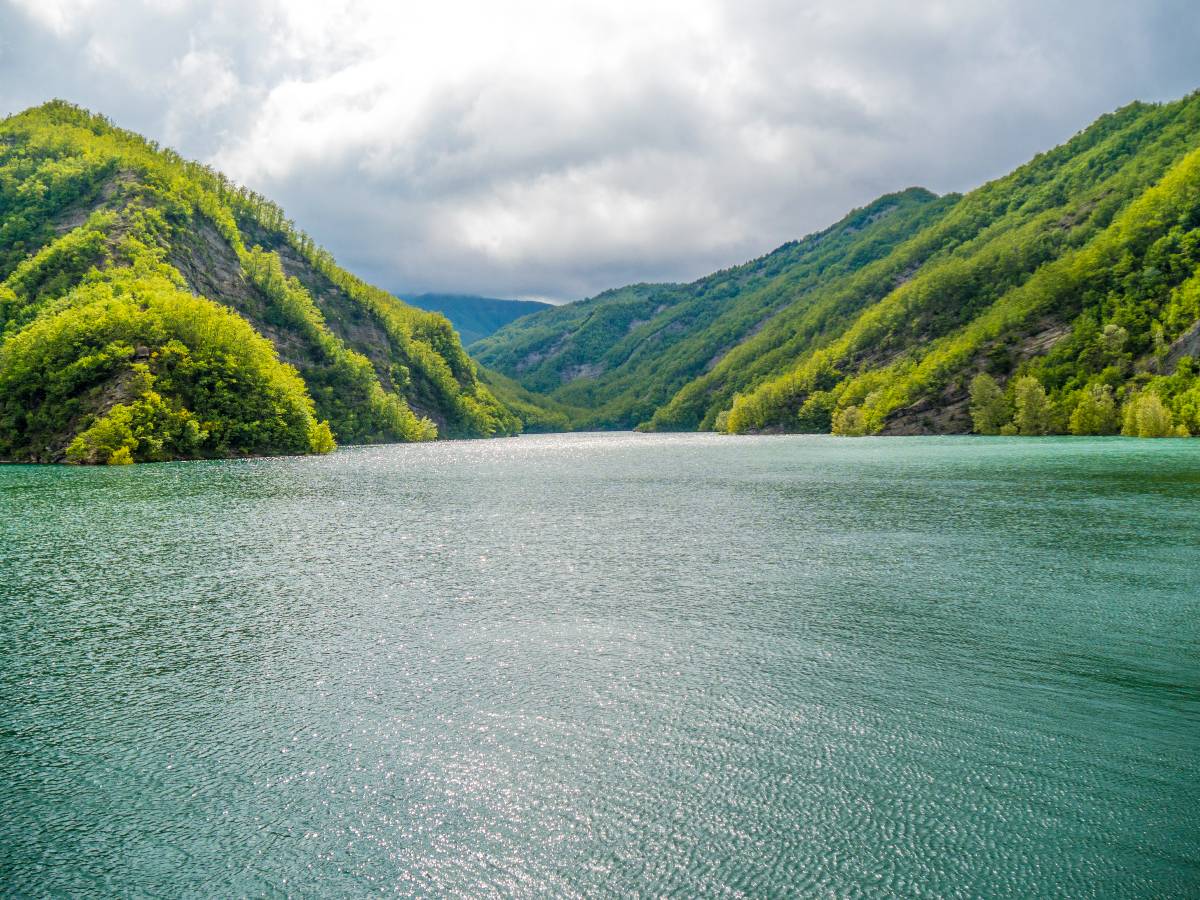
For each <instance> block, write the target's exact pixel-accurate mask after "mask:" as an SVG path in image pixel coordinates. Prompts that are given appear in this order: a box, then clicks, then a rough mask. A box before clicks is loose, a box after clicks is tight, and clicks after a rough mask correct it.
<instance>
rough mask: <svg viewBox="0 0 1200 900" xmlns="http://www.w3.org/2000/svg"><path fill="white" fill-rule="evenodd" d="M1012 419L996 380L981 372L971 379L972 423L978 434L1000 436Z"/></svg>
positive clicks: (1010, 411)
mask: <svg viewBox="0 0 1200 900" xmlns="http://www.w3.org/2000/svg"><path fill="white" fill-rule="evenodd" d="M1011 418H1012V410H1011V409H1009V405H1008V402H1007V401H1006V400H1005V399H1004V391H1003V390H1001V389H1000V385H998V384H997V383H996V379H995V378H993V377H992V376H991V375H988V374H987V373H986V372H980V373H979V374H978V375H976V376H975V377H974V378H973V379H971V421H972V422H974V423H975V430H976V431H977V432H979V433H980V434H999V433H1000V429H1001V428H1003V427H1004V425H1005V424H1006V423H1007V422H1008V421H1009V420H1010V419H1011Z"/></svg>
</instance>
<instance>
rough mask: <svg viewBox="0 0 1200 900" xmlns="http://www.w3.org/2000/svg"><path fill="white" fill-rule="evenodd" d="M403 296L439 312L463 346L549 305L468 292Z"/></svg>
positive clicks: (413, 303) (409, 301)
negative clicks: (452, 327)
mask: <svg viewBox="0 0 1200 900" xmlns="http://www.w3.org/2000/svg"><path fill="white" fill-rule="evenodd" d="M404 299H405V300H406V301H407V302H408V303H410V304H412V305H413V306H415V307H417V308H419V309H426V310H429V311H430V312H437V313H441V314H442V315H443V316H445V317H446V318H447V319H449V320H450V324H451V325H453V326H454V330H455V331H457V332H458V336H459V337H460V338H461V339H462V342H463V346H465V347H470V345H471V344H473V343H475V341H478V340H481V339H482V338H485V337H487V336H488V335H489V334H494V333H495V332H496V331H498V330H499V329H501V328H503V327H504V326H505V325H507V324H508V323H509V322H512V321H513V320H514V319H519V318H521V316H527V315H529V314H530V313H535V312H541V311H542V310H546V309H549V308H550V304H549V303H541V302H539V301H537V300H499V299H496V298H495V297H476V296H474V295H471V294H414V295H412V296H409V295H407V294H406V295H405V296H404Z"/></svg>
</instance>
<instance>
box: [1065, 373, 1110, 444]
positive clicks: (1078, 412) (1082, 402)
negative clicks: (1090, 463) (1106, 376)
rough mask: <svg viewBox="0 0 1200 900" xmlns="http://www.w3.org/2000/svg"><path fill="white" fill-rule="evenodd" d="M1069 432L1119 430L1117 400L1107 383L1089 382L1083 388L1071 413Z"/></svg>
mask: <svg viewBox="0 0 1200 900" xmlns="http://www.w3.org/2000/svg"><path fill="white" fill-rule="evenodd" d="M1070 427H1071V434H1116V433H1117V432H1118V431H1120V430H1121V417H1120V416H1119V415H1118V414H1117V401H1116V400H1115V399H1114V398H1113V390H1112V388H1111V387H1110V386H1109V385H1107V384H1091V385H1088V386H1087V387H1086V388H1084V389H1083V393H1082V394H1081V395H1080V397H1079V403H1078V404H1077V405H1076V407H1075V410H1074V412H1072V413H1071V424H1070Z"/></svg>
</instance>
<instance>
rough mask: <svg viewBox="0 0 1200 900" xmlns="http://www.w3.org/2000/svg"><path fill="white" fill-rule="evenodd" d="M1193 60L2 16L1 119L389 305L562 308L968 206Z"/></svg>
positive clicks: (1051, 20)
mask: <svg viewBox="0 0 1200 900" xmlns="http://www.w3.org/2000/svg"><path fill="white" fill-rule="evenodd" d="M1198 47H1200V6H1198V5H1197V3H1196V0H1179V2H1153V0H1138V2H1129V0H1123V2H1104V0H1090V2H1078V3H1075V2H1054V0H1031V2H1024V0H1005V2H994V3H993V2H968V0H954V2H898V0H897V2H891V3H887V2H870V0H836V2H799V0H797V2H785V0H728V2H723V0H680V2H657V0H637V2H621V0H598V2H590V0H586V2H568V0H546V2H536V0H530V2H504V0H490V2H489V0H478V2H454V0H430V2H423V3H408V2H378V3H356V2H345V3H338V2H332V0H318V2H301V0H277V2H276V0H262V2H258V0H235V2H223V0H200V2H190V0H147V2H143V3H139V2H135V0H114V2H109V0H12V2H10V0H0V111H2V112H4V113H9V112H15V111H17V110H20V109H23V108H25V107H27V106H32V105H34V104H37V103H40V102H42V101H44V100H47V99H49V98H51V97H62V98H65V99H67V100H71V101H73V102H76V103H79V104H82V105H84V106H87V107H89V108H91V109H93V110H96V111H99V112H103V113H105V114H106V115H108V116H110V117H111V118H112V119H114V120H115V121H116V122H117V124H119V125H122V126H124V127H127V128H131V129H134V130H136V131H139V132H142V133H144V134H146V135H149V136H151V137H154V138H156V139H157V140H159V141H161V142H163V143H166V144H169V145H171V146H174V147H175V148H177V149H178V150H179V151H180V152H182V153H183V154H184V155H186V156H189V157H194V158H198V159H202V160H205V161H207V162H210V163H212V164H213V165H215V166H217V167H218V168H220V169H222V170H224V171H225V172H226V173H227V174H229V175H230V176H231V177H233V178H235V179H236V180H238V181H241V182H244V183H245V184H248V185H249V186H251V187H252V188H254V189H255V190H257V191H259V192H261V193H263V194H265V195H266V196H268V197H270V198H272V199H274V200H276V201H277V202H278V203H280V205H282V206H283V208H284V209H285V210H286V211H287V213H288V214H289V215H290V216H291V217H292V218H293V219H295V221H296V222H297V223H298V224H299V225H300V226H301V227H302V228H304V229H305V230H306V231H308V232H309V233H310V234H312V235H313V237H315V238H316V239H317V241H318V242H320V243H321V244H324V245H325V246H326V247H328V248H329V249H330V250H332V251H333V252H334V254H335V255H336V256H337V257H338V259H339V261H340V262H342V264H343V265H346V266H347V267H349V268H350V269H352V270H354V271H356V272H358V273H359V274H361V275H363V276H365V277H366V278H368V279H369V280H371V281H374V282H376V283H377V284H379V285H381V286H383V287H386V288H388V289H391V290H394V291H398V292H413V293H415V292H418V291H427V290H436V291H452V292H466V293H482V294H488V295H492V296H520V297H543V298H552V299H556V300H561V299H573V298H578V297H582V296H586V295H589V294H593V293H596V292H597V291H599V290H602V289H604V288H607V287H615V286H618V285H621V284H625V283H629V282H633V281H651V280H682V279H691V278H695V277H698V276H700V275H702V274H705V273H707V272H710V271H712V270H715V269H718V268H721V267H723V266H727V265H730V264H732V263H735V262H740V261H744V260H746V259H749V258H752V257H754V256H757V255H760V254H761V253H763V252H766V251H767V250H770V249H771V248H773V247H775V246H777V245H778V244H780V243H783V242H784V241H787V240H790V239H793V238H796V237H800V236H802V235H804V234H806V233H808V232H811V231H813V230H816V229H819V228H822V227H824V226H825V225H827V224H829V223H831V222H833V221H835V220H837V219H838V218H840V217H841V216H842V215H843V214H844V213H845V212H846V211H848V210H849V209H851V208H852V207H854V206H860V205H862V204H864V203H866V202H869V201H870V200H871V199H873V198H874V197H876V196H878V195H879V194H881V193H885V192H887V191H892V190H897V189H900V188H904V187H907V186H910V185H914V184H920V185H924V186H925V187H928V188H930V189H932V190H935V191H938V192H944V191H955V190H957V191H961V190H967V189H970V188H972V187H974V186H977V185H978V184H980V183H982V182H984V181H986V180H987V179H989V178H992V177H995V176H997V175H1001V174H1003V173H1005V172H1007V171H1009V170H1010V169H1012V168H1013V167H1015V166H1016V165H1019V164H1020V163H1022V162H1024V161H1025V160H1027V159H1028V158H1029V157H1031V156H1033V155H1034V154H1035V153H1037V152H1039V151H1041V150H1045V149H1048V148H1049V147H1051V146H1053V145H1055V144H1057V143H1061V142H1062V141H1063V140H1065V139H1066V138H1068V137H1070V136H1071V135H1072V134H1073V133H1074V132H1076V131H1078V130H1079V129H1080V128H1082V127H1084V126H1086V125H1087V124H1088V123H1089V122H1090V121H1091V120H1092V119H1094V118H1095V117H1096V116H1098V115H1100V114H1101V113H1104V112H1107V111H1109V110H1111V109H1114V108H1116V107H1118V106H1121V105H1124V104H1125V103H1128V102H1130V101H1132V100H1135V99H1142V100H1166V99H1173V98H1176V97H1179V96H1181V95H1183V94H1185V93H1188V92H1189V91H1191V90H1193V89H1195V88H1198V87H1200V52H1198V50H1197V48H1198Z"/></svg>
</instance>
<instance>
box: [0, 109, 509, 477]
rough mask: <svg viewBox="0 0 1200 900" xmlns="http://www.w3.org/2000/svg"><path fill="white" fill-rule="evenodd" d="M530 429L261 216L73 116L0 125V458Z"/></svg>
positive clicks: (178, 451)
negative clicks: (524, 427) (522, 425)
mask: <svg viewBox="0 0 1200 900" xmlns="http://www.w3.org/2000/svg"><path fill="white" fill-rule="evenodd" d="M520 427H521V425H520V421H519V419H518V417H517V415H515V414H514V413H513V412H512V411H510V410H509V409H507V408H506V407H505V406H503V404H501V403H500V402H499V401H498V400H496V399H495V397H494V396H493V395H492V393H491V392H490V391H489V390H488V389H487V387H486V386H485V385H484V384H483V383H482V382H481V381H480V380H479V377H478V375H477V374H476V369H475V366H474V364H473V363H472V362H471V360H470V359H469V358H468V357H467V355H466V353H465V352H464V351H463V349H462V345H461V344H460V342H459V339H458V336H457V335H456V334H455V333H454V330H453V328H452V327H451V325H450V323H449V322H448V321H447V320H446V318H445V317H444V316H441V315H438V314H434V313H428V312H424V311H421V310H417V309H414V308H412V307H410V306H407V305H405V304H403V303H401V302H399V301H398V300H396V299H395V298H394V297H392V296H391V295H389V294H387V293H385V292H383V291H381V290H379V289H377V288H374V287H371V286H370V285H367V284H365V283H363V282H362V281H360V280H358V279H357V278H355V277H354V276H353V275H351V274H349V273H348V272H346V271H344V270H343V269H340V268H339V267H338V266H337V265H335V264H334V262H333V259H332V257H330V255H329V254H328V253H327V252H325V251H324V250H321V249H320V248H318V247H317V246H315V245H314V243H313V242H312V240H311V239H310V238H309V237H308V236H307V235H305V234H303V233H302V232H300V231H298V230H296V229H295V227H294V226H293V225H292V223H290V222H289V221H287V220H286V219H285V218H284V215H283V213H282V212H281V211H280V209H279V208H278V207H276V206H274V205H272V204H271V203H269V202H267V201H266V200H264V199H263V198H261V197H259V196H257V195H255V194H253V193H251V192H249V191H247V190H245V189H243V188H239V187H237V186H235V185H233V184H231V183H230V182H229V181H228V180H226V179H225V178H224V177H223V176H221V175H220V174H218V173H216V172H214V171H212V170H211V169H208V168H206V167H204V166H201V165H197V164H195V163H190V162H186V161H185V160H183V159H181V158H180V157H179V156H178V155H176V154H175V153H173V152H171V151H170V150H164V149H160V148H159V147H157V146H156V145H154V144H153V143H151V142H148V141H146V140H144V139H142V138H141V137H139V136H137V135H135V134H132V133H130V132H127V131H122V130H120V129H117V128H115V127H113V126H112V124H111V123H109V122H108V121H107V120H106V119H104V118H102V117H100V116H95V115H91V114H89V113H87V112H86V111H84V110H81V109H78V108H77V107H74V106H71V105H69V104H66V103H62V102H57V101H56V102H52V103H48V104H46V105H44V106H42V107H39V108H37V109H32V110H29V111H27V112H24V113H21V114H19V115H16V116H13V117H11V118H9V119H6V120H4V121H3V122H0V459H6V460H24V461H38V462H50V461H61V460H64V459H67V460H71V461H80V462H113V463H120V462H131V461H145V460H162V459H178V458H198V457H220V456H233V455H243V454H273V453H321V452H326V451H328V450H329V449H331V448H332V447H333V444H334V440H337V441H342V442H348V443H369V442H378V441H416V440H428V439H431V438H433V437H435V436H438V435H445V436H486V435H493V434H507V433H513V432H515V431H517V430H519V429H520Z"/></svg>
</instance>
